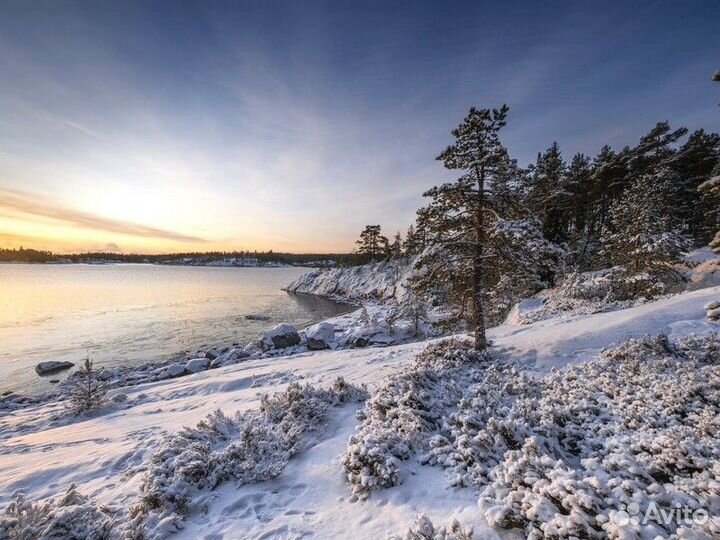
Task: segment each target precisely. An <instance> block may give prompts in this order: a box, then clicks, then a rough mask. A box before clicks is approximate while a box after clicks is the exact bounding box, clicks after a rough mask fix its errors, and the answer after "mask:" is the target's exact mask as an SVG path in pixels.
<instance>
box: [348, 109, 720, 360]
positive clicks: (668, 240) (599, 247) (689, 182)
mask: <svg viewBox="0 0 720 540" xmlns="http://www.w3.org/2000/svg"><path fill="white" fill-rule="evenodd" d="M508 115H509V109H508V107H507V106H506V105H503V106H502V107H500V108H498V109H478V108H475V107H473V108H471V109H470V110H469V112H468V115H467V116H466V117H465V119H464V120H463V121H462V122H461V123H460V124H459V125H458V126H457V127H456V128H455V129H454V130H452V132H451V133H452V137H453V143H452V144H451V145H450V146H448V147H447V148H446V149H445V150H443V151H442V152H441V153H440V154H439V155H438V156H437V159H438V160H439V161H440V162H441V163H442V164H443V166H444V167H445V168H446V169H447V170H449V171H453V172H454V173H456V175H457V176H456V177H455V179H453V180H452V181H449V182H446V183H443V184H441V185H438V186H435V187H432V188H431V189H429V190H427V191H426V192H425V193H424V194H423V195H424V197H426V198H427V200H428V203H427V204H426V205H425V206H424V207H423V208H421V209H419V210H418V211H417V216H416V220H415V223H414V224H413V225H412V226H411V227H410V228H409V230H408V231H407V233H406V235H405V238H404V239H402V238H401V237H400V235H396V236H395V239H394V240H393V241H392V242H389V241H388V239H387V238H386V237H385V236H383V235H382V231H381V228H380V226H379V225H373V226H369V227H368V228H366V229H365V231H363V234H362V235H361V238H360V240H359V241H358V254H359V255H361V256H363V257H365V258H366V259H378V258H379V257H384V258H397V257H408V258H409V257H412V258H413V261H414V265H415V268H416V274H415V275H416V277H415V278H414V287H415V288H416V289H417V290H418V291H420V292H422V293H423V294H424V295H425V296H427V297H434V298H442V300H443V301H444V302H448V303H451V304H452V305H454V306H456V308H457V317H458V318H460V319H464V320H466V321H468V322H470V323H471V325H472V326H473V328H474V330H475V344H476V347H477V348H478V349H482V348H484V347H485V346H486V345H487V340H486V338H485V331H484V329H485V325H486V319H487V318H488V316H489V317H490V318H491V319H492V321H493V322H498V321H499V320H501V318H502V317H504V316H505V315H506V313H507V311H508V310H509V309H510V307H511V306H512V304H513V303H514V302H515V301H517V299H519V298H522V297H527V296H530V295H532V294H534V293H536V292H538V291H539V290H541V289H543V288H546V287H549V286H553V285H555V284H556V283H558V281H559V280H560V279H562V278H564V277H565V276H567V275H568V274H570V273H572V272H584V271H588V270H597V269H604V268H613V269H614V270H615V271H614V273H613V274H612V276H613V278H614V279H615V281H616V284H617V293H616V294H617V296H618V298H620V297H626V298H631V297H637V296H641V295H645V296H652V295H653V294H655V293H657V292H658V291H660V290H662V287H661V286H660V285H662V284H663V283H667V282H668V281H672V280H673V279H679V274H678V272H677V271H676V270H675V268H674V266H673V265H674V263H676V262H677V261H678V260H679V257H680V256H681V254H682V253H684V252H686V251H687V250H689V249H692V248H695V247H699V246H703V245H707V244H708V243H710V242H711V241H713V237H714V235H715V232H716V231H717V230H718V229H719V228H720V189H718V185H720V178H718V175H720V135H718V134H717V133H707V132H705V131H704V130H697V131H695V132H693V133H688V130H687V129H686V128H682V127H681V128H677V129H675V128H673V127H671V126H670V124H669V123H668V122H659V123H658V124H656V125H655V126H654V127H653V128H652V129H650V130H649V131H648V132H647V133H646V134H645V135H643V136H642V137H641V138H640V140H639V141H638V143H637V144H636V145H634V146H626V147H624V148H622V149H620V150H614V149H612V148H611V147H610V146H603V147H602V148H601V149H600V151H599V152H598V153H597V154H596V155H595V156H593V157H590V156H587V155H584V154H582V153H578V154H576V155H574V156H572V157H571V158H570V160H569V161H568V160H566V159H565V157H564V156H563V154H562V152H561V149H560V147H559V145H558V144H557V143H556V142H554V143H552V144H551V145H550V146H549V147H548V148H547V150H545V151H543V152H540V153H539V154H538V155H537V159H536V160H535V162H534V163H532V164H530V165H529V166H527V167H520V166H519V165H518V163H517V161H516V160H515V159H513V158H512V157H511V156H510V155H509V152H508V150H507V148H506V147H505V146H504V145H503V143H502V141H501V138H500V133H501V131H502V128H503V127H504V126H505V125H506V123H507V120H508ZM711 179H715V180H717V182H714V183H713V182H711V181H710V180H711ZM701 185H702V188H701ZM699 188H701V189H699ZM714 245H716V246H720V240H715V242H714ZM486 306H489V307H490V313H489V314H488V313H487V311H488V310H487V309H486Z"/></svg>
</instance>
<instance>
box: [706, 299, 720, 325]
mask: <svg viewBox="0 0 720 540" xmlns="http://www.w3.org/2000/svg"><path fill="white" fill-rule="evenodd" d="M704 309H705V313H706V314H707V318H708V319H710V320H711V321H717V320H720V300H715V301H713V302H708V303H707V304H705V307H704Z"/></svg>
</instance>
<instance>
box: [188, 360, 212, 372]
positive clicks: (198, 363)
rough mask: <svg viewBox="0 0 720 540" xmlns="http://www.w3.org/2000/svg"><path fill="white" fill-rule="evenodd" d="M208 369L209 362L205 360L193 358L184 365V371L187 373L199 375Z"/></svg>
mask: <svg viewBox="0 0 720 540" xmlns="http://www.w3.org/2000/svg"><path fill="white" fill-rule="evenodd" d="M209 367H210V360H208V359H207V358H193V359H192V360H188V362H187V364H185V371H187V372H188V373H199V372H200V371H205V370H206V369H207V368H209Z"/></svg>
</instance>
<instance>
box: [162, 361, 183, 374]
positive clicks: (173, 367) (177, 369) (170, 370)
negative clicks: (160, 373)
mask: <svg viewBox="0 0 720 540" xmlns="http://www.w3.org/2000/svg"><path fill="white" fill-rule="evenodd" d="M165 372H166V373H167V374H168V376H170V377H179V376H180V375H185V366H184V365H182V364H177V363H176V364H170V365H169V366H168V367H167V368H165Z"/></svg>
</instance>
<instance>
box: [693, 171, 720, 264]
mask: <svg viewBox="0 0 720 540" xmlns="http://www.w3.org/2000/svg"><path fill="white" fill-rule="evenodd" d="M698 190H699V191H701V192H703V193H708V194H715V195H720V163H718V165H717V166H716V167H715V169H714V170H713V176H712V177H711V178H710V179H709V180H706V181H705V182H703V183H702V184H700V186H699V187H698ZM710 247H711V248H712V249H713V251H714V252H715V253H718V254H720V231H718V232H716V233H715V238H713V239H712V240H711V241H710Z"/></svg>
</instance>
